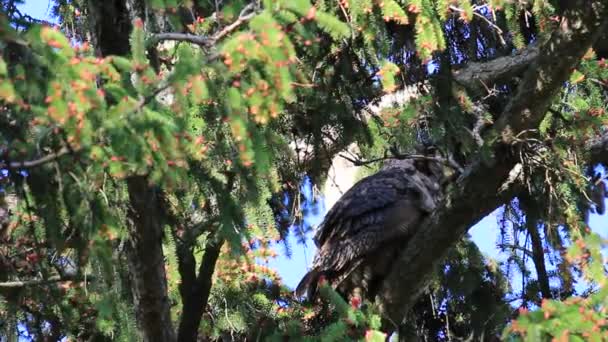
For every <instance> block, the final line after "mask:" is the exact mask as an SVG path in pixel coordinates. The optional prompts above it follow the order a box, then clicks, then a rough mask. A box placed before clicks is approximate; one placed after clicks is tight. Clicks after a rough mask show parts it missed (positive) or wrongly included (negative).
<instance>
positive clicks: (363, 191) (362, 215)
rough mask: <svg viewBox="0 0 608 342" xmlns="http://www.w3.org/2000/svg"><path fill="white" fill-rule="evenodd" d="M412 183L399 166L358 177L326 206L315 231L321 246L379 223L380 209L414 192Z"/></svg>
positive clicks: (386, 207) (317, 243) (315, 238)
mask: <svg viewBox="0 0 608 342" xmlns="http://www.w3.org/2000/svg"><path fill="white" fill-rule="evenodd" d="M414 192H416V191H415V185H414V184H413V183H412V181H411V179H410V177H409V176H408V175H407V174H406V173H404V171H403V170H399V169H389V170H384V171H380V172H378V173H376V174H374V175H372V176H369V177H367V178H364V179H362V180H361V181H359V182H358V183H356V184H355V185H354V186H353V187H352V188H350V189H349V190H348V191H347V192H346V193H345V194H344V195H343V196H342V197H341V198H340V200H338V202H336V204H334V206H333V207H332V208H331V209H330V210H329V212H328V213H327V215H326V216H325V219H324V220H323V222H322V223H321V225H320V226H319V228H318V230H317V233H316V234H315V237H314V241H315V244H316V245H317V247H319V248H321V247H322V246H323V245H324V244H325V243H326V242H327V241H328V240H331V239H343V238H345V237H347V236H348V235H352V234H355V233H356V232H358V231H359V230H360V229H362V228H363V227H368V226H370V225H372V226H373V225H377V224H380V223H381V221H382V219H383V217H382V215H378V214H381V213H382V212H383V211H384V209H388V208H390V207H391V206H392V205H393V204H395V203H396V202H397V201H398V200H399V199H400V198H404V197H405V196H407V195H408V193H410V194H411V195H414V196H416V194H415V193H414Z"/></svg>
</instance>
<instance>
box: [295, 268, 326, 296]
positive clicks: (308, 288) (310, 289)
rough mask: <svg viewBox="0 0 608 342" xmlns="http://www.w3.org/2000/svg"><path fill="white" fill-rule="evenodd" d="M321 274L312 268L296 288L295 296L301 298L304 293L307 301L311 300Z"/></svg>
mask: <svg viewBox="0 0 608 342" xmlns="http://www.w3.org/2000/svg"><path fill="white" fill-rule="evenodd" d="M322 273H323V272H320V271H319V270H318V269H317V268H313V269H312V270H310V271H309V272H308V273H306V275H304V278H302V280H300V283H299V284H298V286H297V287H296V296H297V297H303V296H304V293H306V297H307V298H308V300H312V299H313V298H314V296H315V295H316V293H317V285H318V282H319V278H320V277H321V275H322Z"/></svg>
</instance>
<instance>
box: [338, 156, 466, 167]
mask: <svg viewBox="0 0 608 342" xmlns="http://www.w3.org/2000/svg"><path fill="white" fill-rule="evenodd" d="M339 156H340V157H341V158H344V159H346V160H348V161H349V162H351V163H353V165H355V166H363V165H368V164H373V163H377V162H379V161H383V160H387V159H400V160H403V159H416V160H428V161H435V162H438V163H441V164H445V165H447V166H450V167H452V168H454V169H456V170H458V171H462V167H461V166H460V165H455V164H454V161H450V160H448V159H445V158H439V157H431V156H425V155H421V154H394V155H390V156H388V155H387V156H384V157H378V158H373V159H369V160H361V159H353V158H350V157H348V156H345V155H343V154H339Z"/></svg>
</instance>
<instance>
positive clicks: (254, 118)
mask: <svg viewBox="0 0 608 342" xmlns="http://www.w3.org/2000/svg"><path fill="white" fill-rule="evenodd" d="M20 2H22V1H19V0H0V9H1V13H0V53H1V54H0V172H1V173H0V182H1V187H2V191H1V193H0V224H1V225H0V331H2V335H4V336H7V339H8V340H9V341H14V340H16V338H17V334H18V333H19V332H24V331H26V332H27V334H28V335H29V336H31V337H32V338H33V339H34V340H48V341H58V340H60V339H62V338H64V337H65V338H68V339H69V340H124V341H132V340H145V341H176V340H178V341H197V340H203V341H243V340H247V341H249V340H256V341H258V340H260V341H261V340H311V341H312V340H323V341H326V340H328V341H332V340H333V341H343V340H348V339H350V340H367V341H382V340H384V339H385V338H386V337H387V332H391V331H392V330H391V329H393V328H394V329H396V331H397V333H398V335H399V338H400V339H401V340H415V339H420V340H425V341H435V340H437V341H444V340H454V339H467V338H473V339H475V340H492V339H498V338H503V339H508V340H526V341H540V340H549V339H551V338H553V339H554V340H563V341H567V340H574V341H576V340H597V341H600V340H604V339H606V338H607V337H608V324H607V323H606V303H607V300H608V293H607V292H606V291H608V284H606V282H605V279H606V278H605V276H606V275H605V267H604V260H603V256H602V254H601V249H602V247H603V244H604V241H603V240H602V239H601V237H600V236H599V235H597V234H595V233H593V232H591V231H590V230H589V228H588V226H587V221H588V215H589V212H590V211H595V212H597V213H600V214H603V212H604V211H605V208H604V197H605V193H606V188H605V184H604V175H603V173H602V172H600V171H601V170H600V169H599V168H598V165H602V166H603V165H605V164H607V163H608V153H607V151H608V145H607V144H608V143H607V141H608V138H606V135H605V134H606V131H605V129H604V127H605V125H606V124H607V122H606V117H607V116H606V106H607V104H608V100H607V95H608V94H607V88H608V87H607V85H608V83H606V80H607V79H608V62H606V60H605V59H604V58H608V36H606V34H605V29H606V27H607V26H608V5H607V4H605V1H602V0H597V1H557V0H535V1H507V0H488V1H467V0H454V1H445V0H361V1H351V0H339V1H329V0H315V1H309V0H274V1H273V0H264V1H247V0H232V1H206V0H198V1H193V0H190V1H186V0H115V1H84V0H56V1H54V3H53V15H54V17H55V18H56V20H57V25H55V24H52V23H46V22H41V21H39V20H36V19H34V18H31V17H29V16H28V15H27V14H26V13H22V12H21V11H20V10H19V9H18V7H17V4H19V3H20ZM406 87H409V88H415V89H416V90H417V92H418V94H419V96H417V97H415V98H413V99H412V100H411V101H407V102H402V103H401V104H399V105H396V106H392V107H390V108H383V109H382V110H380V111H379V112H374V111H370V110H369V109H370V106H374V105H375V104H376V103H377V102H378V101H379V100H380V99H381V98H382V97H383V96H384V95H386V94H391V93H394V92H397V93H398V91H399V90H401V89H404V88H406ZM352 144H356V145H357V146H358V147H359V150H360V153H359V154H358V155H355V156H345V157H346V158H348V160H350V161H351V162H353V163H355V164H356V165H366V166H369V170H367V171H366V172H368V173H371V172H374V171H375V170H377V167H378V165H379V163H380V162H381V161H383V160H385V159H388V158H401V159H406V158H418V157H420V156H418V155H417V152H416V151H418V150H419V149H420V146H429V145H432V146H434V147H435V148H436V149H437V150H438V151H439V152H438V153H439V155H440V156H438V157H436V159H437V160H438V161H441V162H442V163H443V164H444V165H445V170H444V171H445V173H446V176H447V179H448V181H447V182H446V184H445V188H444V190H443V192H442V194H441V205H440V206H439V207H438V208H437V209H436V210H435V211H434V212H433V213H432V214H431V215H430V216H429V217H428V218H427V219H426V220H425V224H424V225H422V226H420V227H419V228H418V229H417V231H416V232H414V234H413V235H412V236H411V238H410V239H409V240H408V241H407V243H406V244H404V246H403V250H402V251H401V252H400V255H399V257H398V258H397V259H396V260H395V261H394V265H393V267H392V271H391V273H390V275H389V276H388V277H387V279H386V280H385V281H384V282H383V283H382V284H381V291H380V292H379V293H380V295H379V296H377V298H375V299H374V300H373V301H364V302H362V303H361V302H357V301H350V302H349V301H347V300H346V299H345V298H342V297H341V296H340V295H339V294H338V293H337V292H335V291H334V290H333V289H331V288H330V287H328V286H323V285H322V286H321V289H320V294H321V295H320V298H318V299H317V300H314V301H304V300H302V299H301V298H295V297H294V294H293V293H292V289H289V288H287V287H286V286H285V285H284V284H283V283H282V281H281V279H280V277H279V275H278V274H277V273H276V271H275V270H273V269H270V268H269V267H268V260H269V259H270V258H274V257H276V255H277V252H276V251H275V249H276V244H277V243H279V244H280V243H282V244H284V246H285V247H286V249H287V250H289V249H290V248H293V247H294V246H290V245H289V244H288V242H287V236H288V235H289V234H290V232H294V233H295V234H296V235H297V236H299V237H300V239H301V240H303V239H305V236H306V234H307V233H309V232H310V230H311V229H312V227H310V225H308V224H307V222H305V221H304V220H303V217H304V214H303V210H305V209H306V208H307V207H308V206H307V205H304V204H303V202H304V201H305V196H304V195H303V194H302V192H301V184H302V182H303V181H304V179H305V178H306V179H309V180H310V181H311V182H312V183H313V184H321V182H323V181H324V179H325V177H326V176H327V172H328V169H329V167H330V165H331V160H332V158H334V157H335V156H338V155H340V154H341V152H342V151H344V150H346V149H347V147H348V146H351V145H352ZM499 207H502V209H501V220H500V222H499V226H500V229H501V243H500V246H499V247H500V248H501V249H502V250H503V251H504V252H505V253H508V255H509V259H508V262H505V263H497V262H495V261H493V260H490V259H488V258H485V257H483V256H482V255H481V253H480V252H479V250H478V249H477V248H476V247H475V245H474V244H473V243H472V242H471V241H470V240H469V239H468V237H467V236H466V232H467V230H468V229H469V228H470V227H471V226H472V225H473V224H475V223H476V222H478V221H479V220H480V219H481V218H483V217H484V216H485V215H487V214H488V213H490V212H492V211H493V210H495V209H497V208H499ZM530 265H533V268H534V270H533V272H531V270H530V269H529V267H530ZM515 275H517V277H515ZM515 279H521V280H522V284H523V285H522V286H519V284H518V285H517V286H515V285H514V281H515ZM513 302H516V303H518V304H519V303H521V307H520V308H519V309H518V310H513V307H512V306H511V304H512V303H513ZM386 322H392V325H393V326H392V327H391V329H387V324H386ZM389 330H390V331H389Z"/></svg>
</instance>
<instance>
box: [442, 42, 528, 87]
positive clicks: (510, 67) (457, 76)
mask: <svg viewBox="0 0 608 342" xmlns="http://www.w3.org/2000/svg"><path fill="white" fill-rule="evenodd" d="M538 55H539V47H538V46H536V45H532V46H528V47H527V48H525V49H523V50H522V51H519V52H518V53H516V54H515V55H512V56H505V57H499V58H496V59H493V60H490V61H487V62H479V63H469V64H467V66H466V67H465V68H463V69H459V70H455V71H454V72H453V76H454V81H456V82H457V83H458V84H460V85H462V86H464V87H465V88H466V89H468V90H469V91H470V92H472V93H476V94H481V93H483V92H484V91H487V90H488V89H490V88H492V86H493V85H494V84H496V83H498V82H500V81H505V80H508V79H511V78H513V77H514V76H516V75H520V74H522V73H523V72H524V71H525V70H526V69H527V68H528V67H529V66H530V65H531V64H532V62H533V61H534V60H535V59H536V58H537V57H538Z"/></svg>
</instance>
